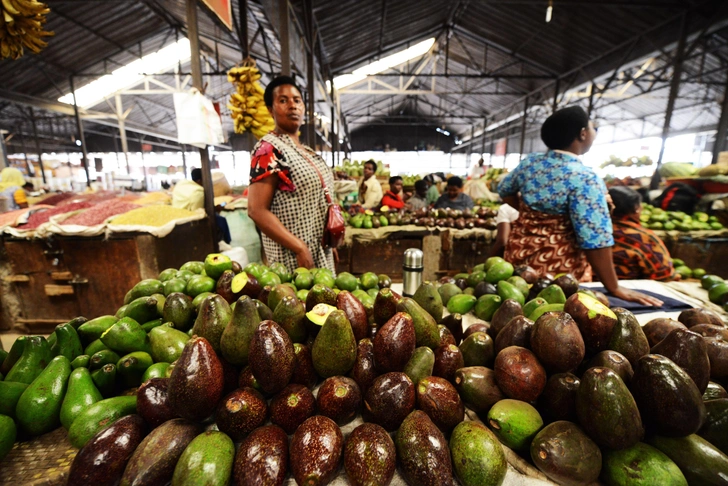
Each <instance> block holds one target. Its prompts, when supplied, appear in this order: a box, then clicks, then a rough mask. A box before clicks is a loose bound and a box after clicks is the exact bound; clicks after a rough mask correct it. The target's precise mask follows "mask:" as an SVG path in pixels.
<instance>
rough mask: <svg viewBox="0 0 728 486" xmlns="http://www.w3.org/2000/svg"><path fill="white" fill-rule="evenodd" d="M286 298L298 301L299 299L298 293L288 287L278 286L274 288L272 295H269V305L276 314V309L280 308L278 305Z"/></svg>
mask: <svg viewBox="0 0 728 486" xmlns="http://www.w3.org/2000/svg"><path fill="white" fill-rule="evenodd" d="M284 297H292V298H294V299H296V300H298V298H297V297H296V291H295V290H293V289H292V288H291V287H289V286H288V285H283V284H279V285H276V286H275V287H273V290H271V292H270V294H268V302H267V304H268V307H269V308H270V309H271V310H272V311H273V313H274V314H275V311H276V307H278V304H279V303H280V302H281V301H282V300H283V298H284ZM276 322H278V321H276ZM279 324H280V323H279Z"/></svg>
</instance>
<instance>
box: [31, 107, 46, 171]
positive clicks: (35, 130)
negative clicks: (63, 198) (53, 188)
mask: <svg viewBox="0 0 728 486" xmlns="http://www.w3.org/2000/svg"><path fill="white" fill-rule="evenodd" d="M30 123H31V125H32V126H33V140H35V151H36V153H37V154H38V165H40V175H41V177H43V184H47V183H48V181H47V180H46V174H45V169H44V168H43V151H42V150H41V149H40V140H39V139H38V125H37V124H36V123H35V113H34V111H33V107H31V108H30Z"/></svg>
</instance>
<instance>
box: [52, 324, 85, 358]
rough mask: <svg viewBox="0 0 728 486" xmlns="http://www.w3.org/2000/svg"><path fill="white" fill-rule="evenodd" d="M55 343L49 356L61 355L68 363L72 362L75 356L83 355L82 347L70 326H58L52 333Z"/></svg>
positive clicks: (76, 334)
mask: <svg viewBox="0 0 728 486" xmlns="http://www.w3.org/2000/svg"><path fill="white" fill-rule="evenodd" d="M54 334H55V335H56V342H55V343H54V344H53V345H52V346H51V355H53V356H58V355H63V356H65V357H66V358H68V361H69V362H70V361H73V360H74V359H75V358H76V356H80V355H81V354H83V346H82V345H81V339H80V338H79V337H78V333H77V332H76V330H75V329H74V328H73V326H71V324H69V323H66V324H59V325H58V326H56V330H55V331H54Z"/></svg>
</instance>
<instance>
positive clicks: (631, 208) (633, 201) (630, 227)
mask: <svg viewBox="0 0 728 486" xmlns="http://www.w3.org/2000/svg"><path fill="white" fill-rule="evenodd" d="M609 195H610V196H612V201H613V202H614V212H613V213H612V225H613V230H614V248H613V249H612V260H613V261H614V270H615V271H616V272H617V276H618V277H619V278H623V279H649V280H661V281H666V280H674V278H675V275H676V274H675V269H674V268H673V266H672V258H670V253H669V252H668V251H667V248H666V247H665V244H664V243H663V242H662V240H661V239H660V238H659V237H658V236H657V235H656V234H655V233H654V232H653V231H652V230H650V229H647V228H645V227H644V226H642V223H641V222H640V213H641V212H642V197H641V196H640V194H639V193H638V192H637V191H635V190H634V189H632V188H629V187H625V186H618V187H613V188H611V189H610V190H609Z"/></svg>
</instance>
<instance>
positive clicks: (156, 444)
mask: <svg viewBox="0 0 728 486" xmlns="http://www.w3.org/2000/svg"><path fill="white" fill-rule="evenodd" d="M200 432H201V428H200V426H199V425H197V424H195V423H192V422H189V421H187V420H184V419H181V418H176V419H172V420H169V421H167V422H165V423H164V424H162V425H160V426H159V427H157V428H156V429H154V430H152V431H151V432H150V433H149V435H148V436H146V437H145V438H144V440H143V441H142V443H141V444H139V446H138V447H137V448H136V450H135V451H134V454H132V456H131V458H130V459H129V462H128V464H127V465H126V469H124V474H123V476H122V478H121V483H120V484H121V485H122V486H132V485H137V484H148V485H152V484H167V483H169V482H171V481H172V475H173V474H174V469H175V466H176V465H177V462H178V461H179V458H180V456H181V455H182V453H183V452H184V450H185V449H186V448H187V446H188V445H189V443H190V442H192V440H193V439H194V438H195V437H196V436H197V435H198V434H199V433H200Z"/></svg>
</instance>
